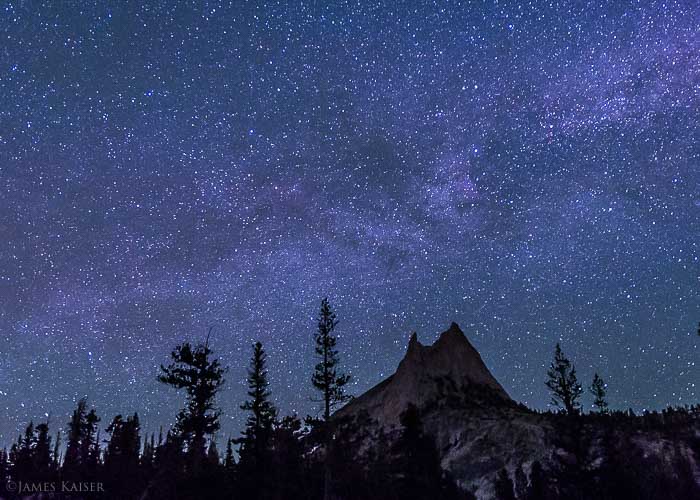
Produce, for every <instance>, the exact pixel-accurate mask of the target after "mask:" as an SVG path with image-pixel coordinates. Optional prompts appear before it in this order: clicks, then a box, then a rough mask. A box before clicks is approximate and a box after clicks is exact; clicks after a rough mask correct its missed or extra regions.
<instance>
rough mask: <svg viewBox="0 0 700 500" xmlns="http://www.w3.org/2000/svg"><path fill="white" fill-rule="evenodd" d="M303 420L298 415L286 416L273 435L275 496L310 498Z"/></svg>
mask: <svg viewBox="0 0 700 500" xmlns="http://www.w3.org/2000/svg"><path fill="white" fill-rule="evenodd" d="M301 434H302V424H301V420H299V418H298V417H297V416H296V415H293V416H286V417H284V418H283V419H282V420H281V421H280V422H279V423H278V424H277V425H275V429H274V432H273V437H272V443H273V444H272V446H273V457H272V460H273V463H272V471H273V478H274V480H273V482H274V494H273V498H275V499H277V500H288V499H289V500H292V499H301V498H308V496H309V495H307V494H305V493H306V492H305V490H304V487H305V486H306V484H307V482H308V481H307V478H306V477H305V470H304V445H303V443H302V441H301V439H300V436H301Z"/></svg>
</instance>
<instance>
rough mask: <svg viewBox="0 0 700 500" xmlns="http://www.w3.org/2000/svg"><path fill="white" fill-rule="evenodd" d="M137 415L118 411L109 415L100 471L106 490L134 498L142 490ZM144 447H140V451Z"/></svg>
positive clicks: (120, 495) (120, 496)
mask: <svg viewBox="0 0 700 500" xmlns="http://www.w3.org/2000/svg"><path fill="white" fill-rule="evenodd" d="M139 432H140V425H139V416H138V415H137V414H134V415H133V417H127V419H126V420H124V419H123V418H122V416H121V415H117V416H116V417H114V418H113V419H112V423H110V424H109V426H108V427H107V433H109V435H110V439H109V442H108V443H107V449H106V450H105V456H104V472H105V478H106V480H107V485H108V487H107V493H109V494H110V495H111V496H114V494H115V493H117V492H118V495H117V496H114V498H135V497H137V496H138V493H139V492H140V491H141V490H142V488H143V485H142V484H141V481H140V474H139V472H140V470H139V461H140V457H139V451H140V447H141V437H140V436H139ZM146 451H147V450H144V454H145V452H146Z"/></svg>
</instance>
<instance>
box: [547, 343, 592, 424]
mask: <svg viewBox="0 0 700 500" xmlns="http://www.w3.org/2000/svg"><path fill="white" fill-rule="evenodd" d="M545 384H546V385H547V387H549V389H550V390H551V391H552V404H554V405H555V406H560V407H563V408H564V409H565V410H566V413H567V414H569V415H573V414H575V413H577V411H578V407H579V403H578V401H577V400H578V398H579V397H580V396H581V393H582V392H583V389H582V388H581V384H579V383H578V380H577V379H576V368H574V366H573V365H572V364H571V362H570V361H569V360H568V359H567V358H566V356H564V354H563V353H562V351H561V347H560V346H559V344H558V343H557V346H556V349H555V351H554V361H553V362H552V364H551V366H550V368H549V370H547V381H546V382H545Z"/></svg>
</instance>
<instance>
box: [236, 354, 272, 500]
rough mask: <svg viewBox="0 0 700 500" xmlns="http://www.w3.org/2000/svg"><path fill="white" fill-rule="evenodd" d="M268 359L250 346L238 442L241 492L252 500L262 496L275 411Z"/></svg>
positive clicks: (268, 462)
mask: <svg viewBox="0 0 700 500" xmlns="http://www.w3.org/2000/svg"><path fill="white" fill-rule="evenodd" d="M266 360H267V356H266V354H265V351H264V349H263V347H262V344H261V343H260V342H256V343H255V345H254V346H253V356H252V358H251V361H250V369H249V370H248V379H247V380H248V397H249V399H248V400H247V401H246V402H244V403H243V404H242V405H241V409H242V410H246V411H249V412H250V414H249V415H248V419H247V421H246V428H245V430H244V431H243V436H242V438H241V439H240V440H239V442H240V443H241V448H240V461H239V468H240V469H241V471H242V474H241V475H242V477H244V483H246V484H244V485H243V487H244V490H245V491H246V493H247V494H248V495H250V496H251V498H260V497H261V496H262V492H261V487H262V486H264V484H263V477H264V476H265V475H266V474H267V472H268V468H269V465H270V460H271V445H272V443H271V438H272V430H273V425H274V423H275V418H276V416H277V410H276V409H275V407H274V405H273V404H272V402H271V401H270V391H269V389H268V386H269V382H268V379H267V369H266V367H265V364H266Z"/></svg>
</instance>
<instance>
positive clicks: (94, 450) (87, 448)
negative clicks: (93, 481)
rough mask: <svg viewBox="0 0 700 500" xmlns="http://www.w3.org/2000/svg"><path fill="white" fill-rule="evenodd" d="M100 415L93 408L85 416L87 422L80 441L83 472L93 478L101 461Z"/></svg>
mask: <svg viewBox="0 0 700 500" xmlns="http://www.w3.org/2000/svg"><path fill="white" fill-rule="evenodd" d="M99 422H100V417H98V416H97V413H96V412H95V410H94V409H91V410H90V411H89V412H88V414H87V415H86V416H85V423H84V427H83V432H82V439H81V442H80V463H81V465H82V468H83V473H84V474H87V477H89V478H92V477H94V475H95V474H96V473H97V466H98V465H99V462H100V438H99V430H98V429H97V424H98V423H99Z"/></svg>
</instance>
